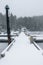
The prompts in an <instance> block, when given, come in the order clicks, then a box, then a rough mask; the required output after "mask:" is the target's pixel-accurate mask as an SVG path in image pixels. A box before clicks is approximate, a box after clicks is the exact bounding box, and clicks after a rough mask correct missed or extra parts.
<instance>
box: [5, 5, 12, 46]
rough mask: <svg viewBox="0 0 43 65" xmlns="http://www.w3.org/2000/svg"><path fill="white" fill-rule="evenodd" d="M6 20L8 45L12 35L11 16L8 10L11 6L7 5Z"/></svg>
mask: <svg viewBox="0 0 43 65" xmlns="http://www.w3.org/2000/svg"><path fill="white" fill-rule="evenodd" d="M5 9H6V22H7V35H8V45H9V44H10V43H11V37H10V25H9V16H8V10H9V7H8V5H6V7H5Z"/></svg>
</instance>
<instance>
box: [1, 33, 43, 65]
mask: <svg viewBox="0 0 43 65" xmlns="http://www.w3.org/2000/svg"><path fill="white" fill-rule="evenodd" d="M0 65H43V56H42V54H41V51H38V50H37V49H36V48H35V46H34V45H33V44H30V40H29V37H27V36H26V35H25V34H24V32H21V34H20V35H19V37H17V38H16V41H15V42H14V44H13V45H12V47H11V49H10V50H9V51H8V52H6V53H5V57H4V58H2V59H0Z"/></svg>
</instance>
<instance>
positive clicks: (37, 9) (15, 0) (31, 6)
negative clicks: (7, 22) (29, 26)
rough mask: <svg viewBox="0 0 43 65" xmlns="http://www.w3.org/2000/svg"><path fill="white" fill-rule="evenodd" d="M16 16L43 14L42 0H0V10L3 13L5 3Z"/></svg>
mask: <svg viewBox="0 0 43 65" xmlns="http://www.w3.org/2000/svg"><path fill="white" fill-rule="evenodd" d="M6 4H8V5H9V7H10V10H9V11H10V13H11V12H12V13H13V14H14V15H16V16H17V17H20V16H23V17H24V16H35V15H36V16H38V15H43V0H0V12H2V13H3V14H5V9H4V7H5V5H6Z"/></svg>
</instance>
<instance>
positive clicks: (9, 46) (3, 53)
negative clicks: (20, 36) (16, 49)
mask: <svg viewBox="0 0 43 65" xmlns="http://www.w3.org/2000/svg"><path fill="white" fill-rule="evenodd" d="M14 42H15V40H13V41H12V42H11V43H10V44H9V45H8V46H7V48H6V49H4V51H2V53H1V57H4V56H5V53H6V52H7V51H8V50H9V49H10V48H11V46H12V45H13V43H14Z"/></svg>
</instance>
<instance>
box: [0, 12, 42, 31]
mask: <svg viewBox="0 0 43 65" xmlns="http://www.w3.org/2000/svg"><path fill="white" fill-rule="evenodd" d="M9 21H10V29H11V30H18V29H21V28H22V27H26V28H27V29H28V30H29V31H43V16H34V17H19V18H17V16H16V15H14V16H13V15H12V14H11V15H10V16H9ZM6 27H7V26H6V15H3V14H2V13H0V30H6V29H7V28H6Z"/></svg>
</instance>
